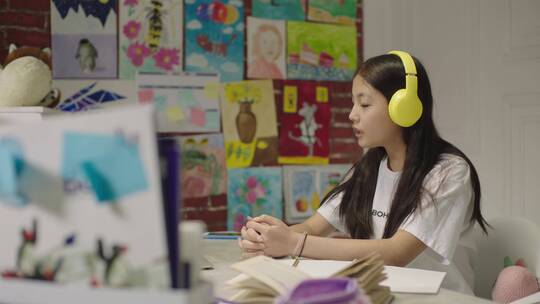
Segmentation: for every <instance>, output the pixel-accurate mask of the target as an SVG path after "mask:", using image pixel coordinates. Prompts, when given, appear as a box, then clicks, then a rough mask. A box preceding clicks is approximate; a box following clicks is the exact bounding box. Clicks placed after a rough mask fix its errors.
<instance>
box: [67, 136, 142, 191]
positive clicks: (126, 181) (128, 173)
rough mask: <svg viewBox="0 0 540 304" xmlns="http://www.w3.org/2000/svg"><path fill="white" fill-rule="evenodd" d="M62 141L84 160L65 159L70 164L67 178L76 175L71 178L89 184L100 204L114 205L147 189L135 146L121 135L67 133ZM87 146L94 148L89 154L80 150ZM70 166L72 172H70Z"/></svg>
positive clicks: (79, 158) (68, 148) (78, 158)
mask: <svg viewBox="0 0 540 304" xmlns="http://www.w3.org/2000/svg"><path fill="white" fill-rule="evenodd" d="M65 140H66V143H65V144H66V146H67V145H69V147H66V149H65V150H69V151H71V152H75V153H76V152H77V151H79V152H80V153H79V154H83V156H84V157H80V156H79V157H77V158H76V160H75V157H69V156H65V157H67V160H69V165H65V166H64V169H65V170H66V173H68V175H69V174H70V170H73V171H75V172H77V173H76V174H75V175H74V176H75V177H76V178H83V180H84V181H85V182H87V183H88V185H89V186H90V188H91V189H92V191H93V192H94V193H95V195H96V199H97V200H98V201H99V202H114V201H116V200H118V199H120V198H122V197H123V196H126V195H129V194H132V193H135V192H140V191H144V190H147V189H148V182H147V179H146V175H145V173H144V167H143V162H142V159H141V157H140V154H139V149H138V146H137V144H133V143H129V142H127V141H126V140H125V139H124V138H123V137H122V136H120V135H86V134H76V133H69V134H67V135H66V139H65ZM90 143H92V144H93V145H90ZM75 144H79V146H76V145H75ZM95 145H97V146H95ZM89 146H93V150H92V153H90V151H88V150H81V149H84V148H88V147H89ZM64 161H66V159H64ZM71 165H73V166H75V168H70V166H71ZM67 169H70V170H67Z"/></svg>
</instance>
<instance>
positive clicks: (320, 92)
mask: <svg viewBox="0 0 540 304" xmlns="http://www.w3.org/2000/svg"><path fill="white" fill-rule="evenodd" d="M316 93H317V102H328V88H327V87H317V92H316Z"/></svg>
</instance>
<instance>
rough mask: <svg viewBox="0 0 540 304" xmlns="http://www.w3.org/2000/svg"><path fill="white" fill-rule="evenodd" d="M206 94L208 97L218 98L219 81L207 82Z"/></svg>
mask: <svg viewBox="0 0 540 304" xmlns="http://www.w3.org/2000/svg"><path fill="white" fill-rule="evenodd" d="M204 96H206V98H208V99H218V97H219V83H207V84H205V85H204Z"/></svg>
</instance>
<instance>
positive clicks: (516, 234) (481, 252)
mask: <svg viewBox="0 0 540 304" xmlns="http://www.w3.org/2000/svg"><path fill="white" fill-rule="evenodd" d="M488 223H489V224H490V225H491V226H492V227H493V229H489V230H488V233H489V234H488V236H486V235H485V234H483V232H481V230H480V229H478V230H477V231H475V239H476V245H477V257H476V258H475V259H474V260H473V269H474V274H475V282H474V283H475V285H474V293H475V294H476V295H477V296H479V297H483V298H487V299H491V289H492V288H493V283H494V282H495V280H496V279H497V276H498V275H499V273H500V271H501V270H502V269H503V267H504V257H505V256H509V257H510V258H511V259H512V261H514V262H515V261H516V260H517V259H518V258H523V259H524V260H525V264H526V266H527V268H528V269H529V270H530V271H531V272H533V273H534V274H535V275H536V276H539V275H540V228H539V227H538V225H536V224H535V223H533V222H531V221H529V220H526V219H523V218H517V217H509V218H493V219H491V220H488Z"/></svg>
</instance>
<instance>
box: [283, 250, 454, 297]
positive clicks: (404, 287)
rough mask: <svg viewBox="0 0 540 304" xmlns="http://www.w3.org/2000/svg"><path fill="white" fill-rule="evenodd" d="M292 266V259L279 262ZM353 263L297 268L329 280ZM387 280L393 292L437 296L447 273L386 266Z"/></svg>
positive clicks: (308, 262) (304, 264)
mask: <svg viewBox="0 0 540 304" xmlns="http://www.w3.org/2000/svg"><path fill="white" fill-rule="evenodd" d="M279 261H280V262H281V263H284V264H286V265H292V263H293V260H292V259H283V260H279ZM350 263H351V261H333V260H301V261H300V263H299V264H298V266H297V268H298V269H299V270H301V271H303V272H305V273H307V274H308V275H309V276H310V277H312V278H327V277H330V276H331V275H333V274H334V273H336V272H338V271H339V270H341V269H343V268H344V267H346V266H347V265H349V264H350ZM384 273H385V274H386V275H387V277H388V278H387V279H386V280H384V281H383V282H381V285H382V286H388V287H390V290H391V291H392V292H402V293H423V294H436V293H438V292H439V288H440V287H441V284H442V281H443V279H444V277H445V276H446V273H445V272H440V271H431V270H423V269H416V268H406V267H395V266H384Z"/></svg>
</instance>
